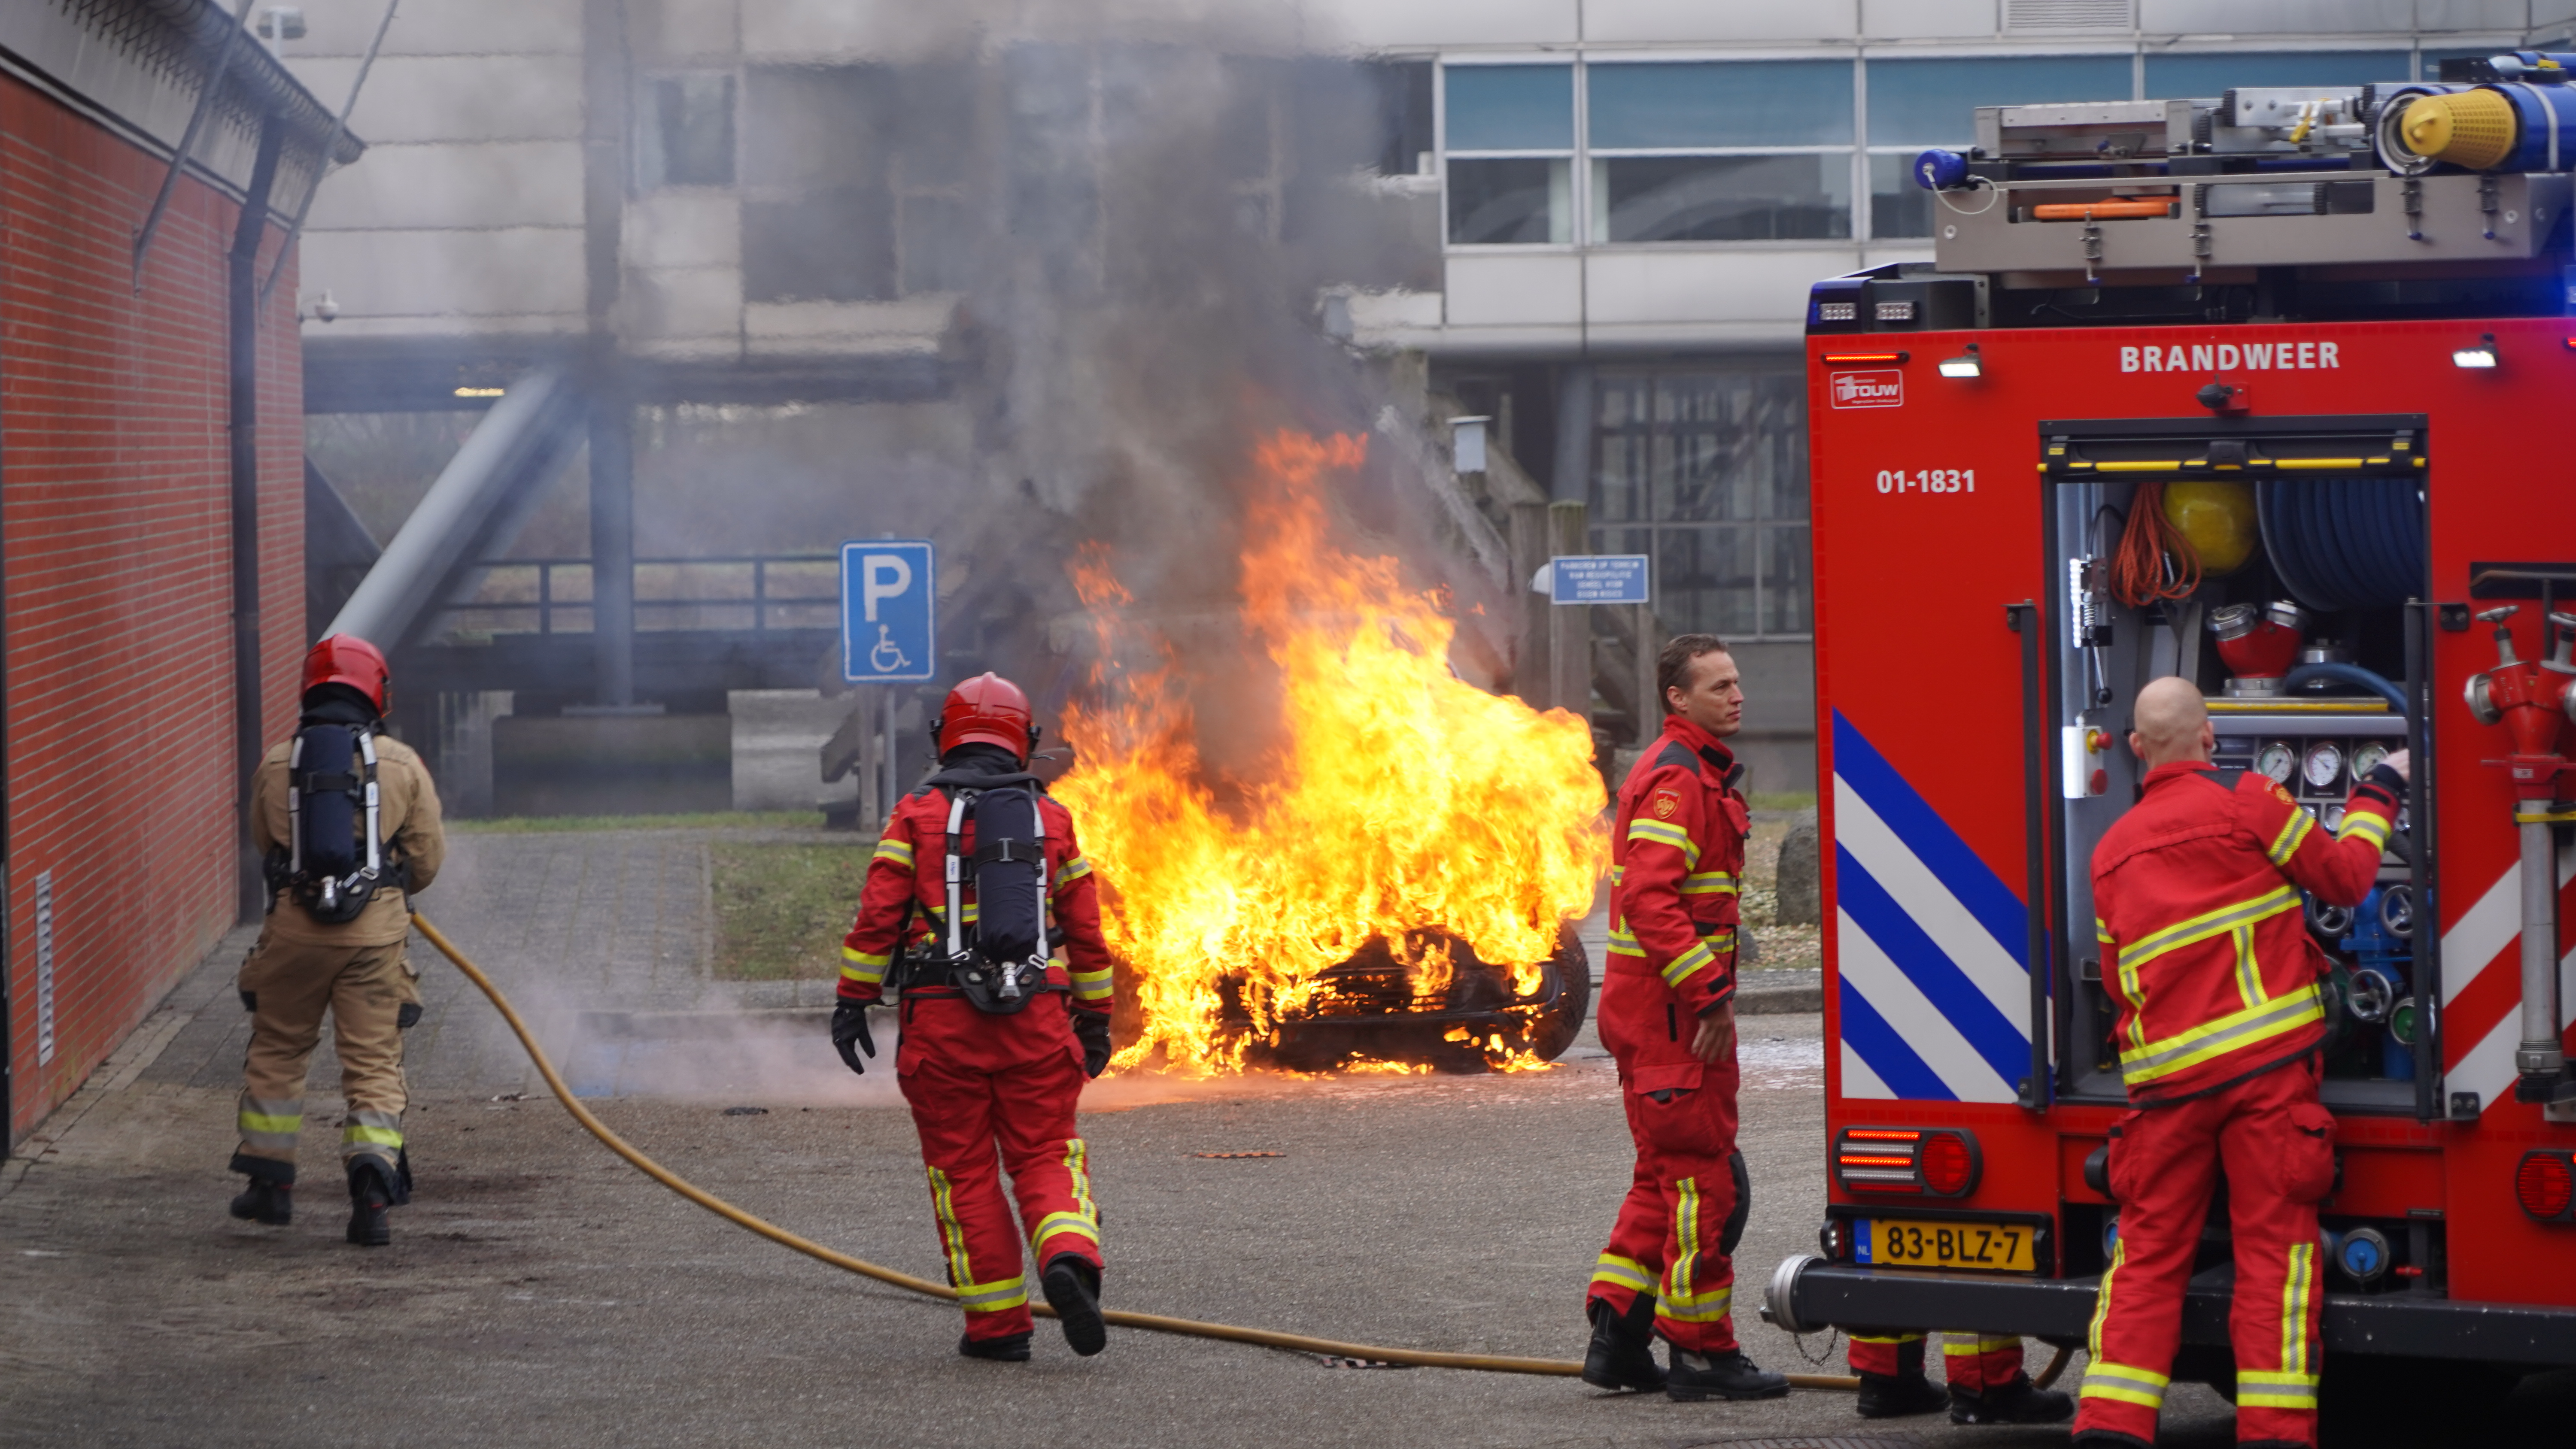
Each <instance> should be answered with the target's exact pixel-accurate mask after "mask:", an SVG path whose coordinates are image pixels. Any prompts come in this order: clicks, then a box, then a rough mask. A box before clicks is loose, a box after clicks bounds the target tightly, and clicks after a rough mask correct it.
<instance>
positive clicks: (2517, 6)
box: [2415, 0, 2576, 35]
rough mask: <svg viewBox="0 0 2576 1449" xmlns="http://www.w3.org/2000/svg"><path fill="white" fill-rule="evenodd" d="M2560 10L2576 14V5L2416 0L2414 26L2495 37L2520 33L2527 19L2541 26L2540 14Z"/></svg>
mask: <svg viewBox="0 0 2576 1449" xmlns="http://www.w3.org/2000/svg"><path fill="white" fill-rule="evenodd" d="M2544 10H2557V11H2561V12H2565V13H2576V4H2569V3H2566V0H2559V3H2556V4H2551V3H2548V0H2543V3H2541V4H2537V5H2534V4H2532V3H2530V0H2415V24H2416V26H2417V28H2419V29H2423V30H2482V31H2485V32H2487V33H2488V34H2490V35H2492V34H2495V33H2497V32H2499V31H2502V32H2507V33H2516V32H2519V31H2520V30H2521V29H2522V27H2523V24H2524V20H2525V17H2526V16H2528V17H2529V18H2530V19H2531V21H2532V22H2534V23H2538V22H2539V19H2540V17H2539V14H2538V12H2540V11H2544Z"/></svg>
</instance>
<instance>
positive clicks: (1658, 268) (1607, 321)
mask: <svg viewBox="0 0 2576 1449" xmlns="http://www.w3.org/2000/svg"><path fill="white" fill-rule="evenodd" d="M1853 258H1854V253H1853V251H1852V249H1851V248H1850V247H1847V246H1846V247H1835V248H1830V249H1828V248H1818V249H1816V250H1813V251H1780V252H1771V251H1762V252H1736V251H1726V252H1719V251H1705V252H1703V251H1670V252H1647V251H1633V252H1602V253H1599V254H1597V255H1595V256H1593V257H1591V258H1590V259H1589V263H1590V267H1591V273H1592V275H1591V283H1590V288H1589V291H1590V300H1591V307H1592V319H1591V320H1592V324H1593V325H1594V326H1596V327H1599V326H1611V325H1617V324H1621V323H1660V324H1670V325H1676V326H1687V325H1689V324H1691V323H1694V322H1792V323H1794V322H1797V321H1798V320H1799V319H1800V318H1802V317H1803V316H1804V315H1805V311H1806V305H1807V288H1808V287H1809V286H1810V285H1812V284H1813V283H1815V282H1817V281H1820V280H1822V279H1824V278H1826V277H1833V276H1840V275H1841V274H1843V273H1845V272H1848V271H1851V270H1852V269H1853ZM1453 315H1454V313H1453Z"/></svg>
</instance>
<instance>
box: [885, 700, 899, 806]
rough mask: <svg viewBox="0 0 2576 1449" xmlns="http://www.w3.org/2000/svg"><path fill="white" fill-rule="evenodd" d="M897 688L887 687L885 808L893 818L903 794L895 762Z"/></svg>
mask: <svg viewBox="0 0 2576 1449" xmlns="http://www.w3.org/2000/svg"><path fill="white" fill-rule="evenodd" d="M895 688H896V687H895V686H894V685H891V684H889V685H887V686H886V687H885V810H886V818H888V819H892V818H893V817H894V803H895V801H896V800H897V799H898V798H900V797H901V795H902V794H903V786H902V784H901V783H900V782H901V780H902V776H901V775H900V774H899V773H898V768H899V767H898V766H897V765H896V763H895V755H896V751H895V747H894V703H895V701H894V697H895Z"/></svg>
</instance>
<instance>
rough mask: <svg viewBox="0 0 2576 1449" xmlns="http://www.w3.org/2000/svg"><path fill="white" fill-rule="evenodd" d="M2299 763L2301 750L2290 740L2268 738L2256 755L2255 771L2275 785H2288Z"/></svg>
mask: <svg viewBox="0 0 2576 1449" xmlns="http://www.w3.org/2000/svg"><path fill="white" fill-rule="evenodd" d="M2298 763H2299V752H2298V750H2297V749H2296V748H2294V747H2293V746H2292V745H2291V744H2290V742H2289V741H2288V740H2266V741H2264V743H2263V748H2262V749H2261V750H2260V751H2258V752H2257V753H2256V754H2255V756H2254V773H2255V774H2258V775H2260V776H2262V777H2263V778H2264V779H2266V780H2269V781H2271V782H2272V783H2273V784H2275V785H2286V784H2288V783H2290V771H2292V770H2293V769H2296V768H2297V767H2298Z"/></svg>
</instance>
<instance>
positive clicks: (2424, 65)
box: [2415, 44, 2511, 80]
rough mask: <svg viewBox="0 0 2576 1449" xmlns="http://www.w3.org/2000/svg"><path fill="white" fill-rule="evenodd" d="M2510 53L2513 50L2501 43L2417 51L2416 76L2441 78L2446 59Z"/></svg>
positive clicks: (2475, 57) (2464, 58) (2478, 57)
mask: <svg viewBox="0 0 2576 1449" xmlns="http://www.w3.org/2000/svg"><path fill="white" fill-rule="evenodd" d="M2508 54H2511V52H2510V51H2507V50H2506V49H2505V48H2504V46H2503V45H2501V44H2497V45H2481V46H2476V47H2473V48H2471V49H2468V50H2420V51H2417V52H2416V53H2415V63H2416V65H2417V66H2418V67H2420V69H2418V70H2417V71H2416V77H2417V79H2419V80H2440V79H2441V78H2442V62H2444V61H2446V60H2489V59H2493V58H2494V57H2496V56H2499V55H2508Z"/></svg>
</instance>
